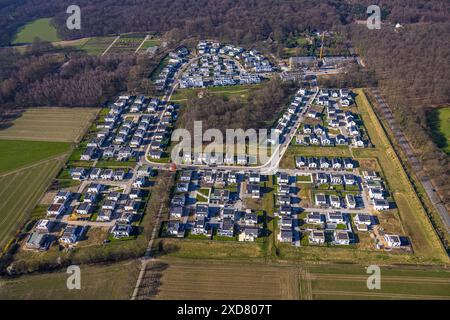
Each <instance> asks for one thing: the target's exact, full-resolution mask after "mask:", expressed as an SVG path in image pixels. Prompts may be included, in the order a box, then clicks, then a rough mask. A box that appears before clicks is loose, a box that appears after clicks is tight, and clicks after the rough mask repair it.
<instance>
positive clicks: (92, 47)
mask: <svg viewBox="0 0 450 320" xmlns="http://www.w3.org/2000/svg"><path fill="white" fill-rule="evenodd" d="M114 39H115V37H94V38H90V39H89V40H88V41H87V42H85V43H83V44H81V45H77V46H75V47H76V48H77V49H79V50H83V51H85V52H86V53H87V54H90V55H93V56H99V55H101V54H102V53H103V52H104V51H105V50H106V48H108V46H109V45H110V44H111V43H112V42H113V41H114Z"/></svg>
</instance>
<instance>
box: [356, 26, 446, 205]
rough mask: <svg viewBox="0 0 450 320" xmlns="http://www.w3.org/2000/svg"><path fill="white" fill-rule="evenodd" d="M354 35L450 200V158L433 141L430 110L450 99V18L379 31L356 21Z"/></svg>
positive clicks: (415, 146) (434, 178) (395, 112)
mask: <svg viewBox="0 0 450 320" xmlns="http://www.w3.org/2000/svg"><path fill="white" fill-rule="evenodd" d="M349 36H350V37H351V39H352V41H353V44H354V46H355V47H357V48H358V49H359V51H360V53H361V55H362V57H363V59H364V61H365V63H366V65H367V67H368V69H370V70H372V72H374V77H375V78H376V80H377V82H378V86H379V87H380V90H381V92H382V93H383V95H384V96H385V98H386V100H387V102H388V103H389V105H390V106H391V108H392V109H393V111H394V115H395V117H396V120H397V123H398V124H400V126H401V128H402V131H403V132H404V133H405V134H406V136H407V137H408V140H409V141H410V142H411V144H412V145H413V147H414V148H415V151H416V153H418V154H419V155H420V159H421V161H422V164H423V165H424V167H425V169H426V171H427V173H428V175H429V176H430V177H431V179H432V180H433V181H434V183H435V186H436V187H438V189H439V191H440V193H441V195H442V196H443V197H444V201H445V203H447V204H448V203H449V202H450V186H449V184H448V181H449V178H450V177H449V172H450V170H449V169H450V163H449V162H448V156H447V155H446V154H445V153H444V152H443V151H442V150H440V149H439V148H438V147H437V146H436V145H435V144H434V143H433V141H432V139H431V132H430V131H431V130H430V128H429V127H428V124H427V116H426V115H427V112H428V111H429V110H432V109H434V108H436V107H440V106H445V105H449V104H450V82H449V80H448V75H449V74H450V64H449V63H448V62H449V61H450V46H449V43H448V39H450V24H449V23H435V24H426V25H419V24H417V25H408V26H405V27H404V28H402V29H400V30H394V29H393V28H390V29H388V28H385V29H383V28H382V29H381V30H378V31H377V32H371V31H370V30H368V29H367V28H364V27H359V28H358V27H352V28H349Z"/></svg>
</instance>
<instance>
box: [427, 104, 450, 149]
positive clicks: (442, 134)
mask: <svg viewBox="0 0 450 320" xmlns="http://www.w3.org/2000/svg"><path fill="white" fill-rule="evenodd" d="M427 122H428V126H429V127H430V129H431V134H432V137H433V140H434V142H435V143H436V144H437V146H438V147H439V148H441V149H442V150H443V151H444V152H445V153H447V154H450V107H445V108H440V109H434V110H432V111H430V112H429V113H428V114H427Z"/></svg>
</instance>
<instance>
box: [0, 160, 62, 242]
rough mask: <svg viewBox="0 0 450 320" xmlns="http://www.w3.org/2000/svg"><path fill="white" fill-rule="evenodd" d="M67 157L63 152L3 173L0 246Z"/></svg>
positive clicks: (0, 187)
mask: <svg viewBox="0 0 450 320" xmlns="http://www.w3.org/2000/svg"><path fill="white" fill-rule="evenodd" d="M64 159H65V157H64V156H60V157H56V158H53V159H49V160H46V161H41V162H37V163H35V164H33V165H28V167H27V168H25V169H22V170H16V171H13V172H9V173H5V174H2V175H0V248H3V246H5V245H6V244H7V242H8V241H9V240H11V238H12V236H13V234H14V232H15V231H16V230H18V228H19V227H20V226H21V225H22V224H23V223H24V221H25V219H26V218H27V217H28V216H29V214H30V213H31V211H32V210H33V208H34V207H35V205H36V203H37V202H38V200H39V199H40V197H41V196H42V194H43V193H44V192H45V190H46V189H47V188H48V186H49V185H50V183H51V181H52V179H53V178H54V177H55V176H56V174H57V173H58V171H59V170H60V168H61V167H62V165H63V163H64Z"/></svg>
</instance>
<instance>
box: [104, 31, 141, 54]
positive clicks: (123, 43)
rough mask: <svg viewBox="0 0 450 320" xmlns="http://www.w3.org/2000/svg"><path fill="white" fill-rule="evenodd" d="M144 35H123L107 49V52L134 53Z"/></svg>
mask: <svg viewBox="0 0 450 320" xmlns="http://www.w3.org/2000/svg"><path fill="white" fill-rule="evenodd" d="M144 39H145V35H124V36H121V37H120V38H119V40H117V41H116V42H115V43H114V45H113V46H112V47H111V48H110V49H109V50H108V53H134V52H135V51H136V49H137V48H139V46H140V45H141V43H142V41H144Z"/></svg>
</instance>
